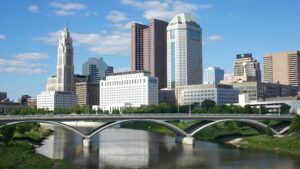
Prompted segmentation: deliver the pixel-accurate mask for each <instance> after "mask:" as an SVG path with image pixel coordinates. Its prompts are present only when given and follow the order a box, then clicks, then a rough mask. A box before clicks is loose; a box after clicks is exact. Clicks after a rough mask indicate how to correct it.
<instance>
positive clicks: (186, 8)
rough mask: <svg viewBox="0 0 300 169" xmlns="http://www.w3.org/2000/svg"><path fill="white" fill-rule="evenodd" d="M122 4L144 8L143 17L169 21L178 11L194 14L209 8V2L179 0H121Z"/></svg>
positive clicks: (210, 6)
mask: <svg viewBox="0 0 300 169" xmlns="http://www.w3.org/2000/svg"><path fill="white" fill-rule="evenodd" d="M121 2H122V4H124V5H131V6H133V7H137V8H140V9H143V10H144V14H143V16H144V18H146V19H152V18H157V19H162V20H166V21H169V20H171V19H172V17H174V16H175V15H176V14H178V13H183V12H187V13H191V14H192V15H196V13H197V11H198V10H200V9H209V8H212V7H213V6H212V5H211V4H192V3H187V2H184V1H179V0H151V1H150V0H148V1H139V0H121Z"/></svg>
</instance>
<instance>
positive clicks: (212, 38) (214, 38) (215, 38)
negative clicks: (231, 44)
mask: <svg viewBox="0 0 300 169" xmlns="http://www.w3.org/2000/svg"><path fill="white" fill-rule="evenodd" d="M223 39H224V38H223V37H222V36H221V35H217V34H216V35H210V36H209V37H208V38H207V41H209V42H215V41H220V40H223Z"/></svg>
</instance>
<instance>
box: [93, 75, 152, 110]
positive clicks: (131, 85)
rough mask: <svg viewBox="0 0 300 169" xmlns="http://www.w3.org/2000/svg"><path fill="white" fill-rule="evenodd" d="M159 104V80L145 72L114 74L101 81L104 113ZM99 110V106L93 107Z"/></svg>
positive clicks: (101, 98) (101, 101)
mask: <svg viewBox="0 0 300 169" xmlns="http://www.w3.org/2000/svg"><path fill="white" fill-rule="evenodd" d="M151 104H158V79H157V78H156V77H153V76H151V75H150V73H149V72H145V71H132V72H121V73H114V74H110V75H108V76H106V79H105V80H101V81H100V104H99V108H100V109H101V110H104V111H109V112H110V113H111V112H112V111H113V110H121V109H122V108H124V107H127V106H130V107H140V106H143V105H151ZM93 109H97V106H93Z"/></svg>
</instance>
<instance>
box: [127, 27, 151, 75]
mask: <svg viewBox="0 0 300 169" xmlns="http://www.w3.org/2000/svg"><path fill="white" fill-rule="evenodd" d="M146 28H148V26H147V25H143V24H139V23H133V24H132V25H131V70H132V71H135V70H144V50H143V49H144V30H145V29H146Z"/></svg>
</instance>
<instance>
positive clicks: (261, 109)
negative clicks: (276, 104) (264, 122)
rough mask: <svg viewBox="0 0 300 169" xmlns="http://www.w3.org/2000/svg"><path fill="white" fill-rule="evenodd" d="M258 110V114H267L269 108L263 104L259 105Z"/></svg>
mask: <svg viewBox="0 0 300 169" xmlns="http://www.w3.org/2000/svg"><path fill="white" fill-rule="evenodd" d="M259 112H260V114H267V113H269V110H268V109H267V108H266V107H265V106H263V105H261V106H260V107H259Z"/></svg>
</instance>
